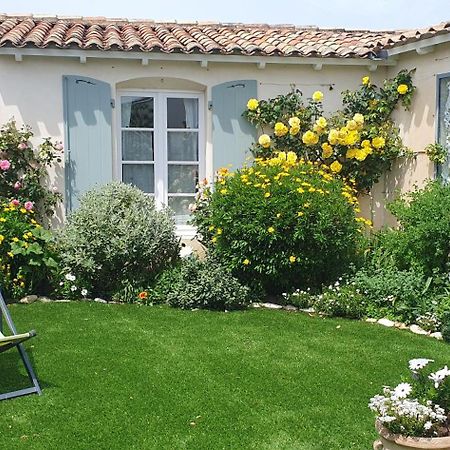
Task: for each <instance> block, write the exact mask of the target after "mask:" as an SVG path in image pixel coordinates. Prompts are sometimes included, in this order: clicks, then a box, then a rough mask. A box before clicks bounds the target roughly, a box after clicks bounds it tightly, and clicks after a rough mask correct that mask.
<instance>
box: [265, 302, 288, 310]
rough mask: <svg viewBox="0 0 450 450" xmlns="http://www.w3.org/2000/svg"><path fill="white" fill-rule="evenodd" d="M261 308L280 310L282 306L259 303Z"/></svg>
mask: <svg viewBox="0 0 450 450" xmlns="http://www.w3.org/2000/svg"><path fill="white" fill-rule="evenodd" d="M261 306H262V307H263V308H267V309H282V308H283V306H281V305H277V304H276V303H261Z"/></svg>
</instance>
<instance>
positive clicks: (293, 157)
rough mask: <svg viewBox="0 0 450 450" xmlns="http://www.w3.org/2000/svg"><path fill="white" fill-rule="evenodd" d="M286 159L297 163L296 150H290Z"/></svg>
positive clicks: (290, 162) (291, 162)
mask: <svg viewBox="0 0 450 450" xmlns="http://www.w3.org/2000/svg"><path fill="white" fill-rule="evenodd" d="M286 161H287V162H288V163H289V164H295V162H296V161H297V154H296V153H295V152H288V153H287V155H286Z"/></svg>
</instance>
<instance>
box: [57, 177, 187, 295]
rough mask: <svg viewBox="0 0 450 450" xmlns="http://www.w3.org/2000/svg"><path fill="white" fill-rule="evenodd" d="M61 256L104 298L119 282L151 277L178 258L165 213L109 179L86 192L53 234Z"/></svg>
mask: <svg viewBox="0 0 450 450" xmlns="http://www.w3.org/2000/svg"><path fill="white" fill-rule="evenodd" d="M59 248H60V252H61V258H62V261H63V263H64V265H65V266H66V268H68V269H69V270H70V271H71V272H72V273H74V274H76V275H77V276H78V277H80V278H81V279H83V281H84V282H85V284H87V285H89V286H90V289H89V290H90V292H91V293H92V295H97V296H106V297H108V296H110V295H111V293H112V292H114V291H115V290H116V289H117V288H118V287H119V286H120V285H123V283H124V282H125V281H128V282H133V283H139V282H142V281H148V280H151V279H152V278H153V277H154V276H155V275H156V274H157V273H159V272H160V271H161V270H163V269H164V268H165V267H167V266H168V265H169V264H170V263H171V262H172V261H173V260H174V259H176V258H177V257H178V252H179V242H178V238H177V237H176V236H175V224H174V220H173V218H172V216H171V214H170V212H169V211H168V210H166V209H163V210H157V209H156V208H155V204H154V200H153V199H152V198H150V197H149V196H147V195H145V194H144V193H143V192H142V191H140V190H139V189H137V188H135V187H132V186H130V185H127V184H124V183H120V182H111V183H108V184H106V185H104V186H102V187H99V188H94V189H92V190H90V191H88V192H87V193H86V194H85V195H84V196H83V197H82V198H81V200H80V206H79V208H78V209H77V210H76V211H74V212H73V213H71V214H70V215H69V216H68V218H67V222H66V225H65V227H64V228H63V229H62V230H61V232H60V233H59Z"/></svg>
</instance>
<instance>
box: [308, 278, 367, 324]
mask: <svg viewBox="0 0 450 450" xmlns="http://www.w3.org/2000/svg"><path fill="white" fill-rule="evenodd" d="M313 307H314V309H315V310H316V311H317V312H319V313H322V314H326V315H328V316H335V317H347V318H349V319H360V318H361V317H363V316H364V315H365V314H366V302H365V299H364V296H363V295H362V294H361V292H360V291H359V290H358V289H357V288H355V286H353V285H351V284H343V285H342V286H341V285H340V283H339V282H336V283H335V284H334V285H331V286H328V287H327V288H326V289H325V290H324V291H323V292H322V294H319V295H317V296H316V297H315V299H314V303H313Z"/></svg>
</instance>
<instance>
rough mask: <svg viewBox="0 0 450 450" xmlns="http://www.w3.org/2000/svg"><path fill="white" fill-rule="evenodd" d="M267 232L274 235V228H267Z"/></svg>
mask: <svg viewBox="0 0 450 450" xmlns="http://www.w3.org/2000/svg"><path fill="white" fill-rule="evenodd" d="M267 231H268V232H269V233H275V228H274V227H269V228H267Z"/></svg>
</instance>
